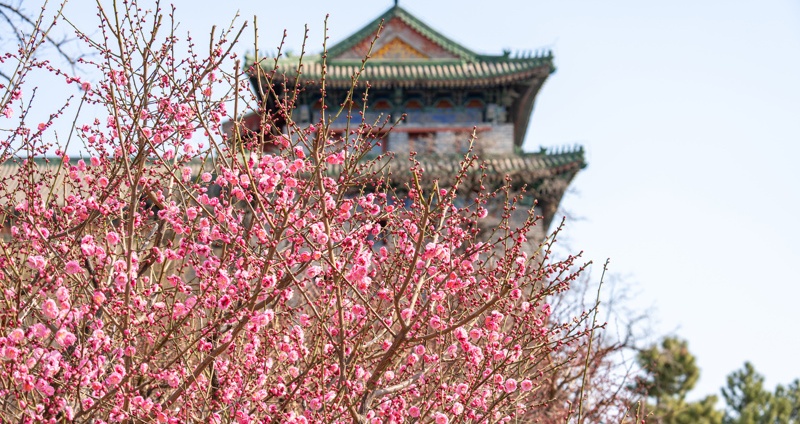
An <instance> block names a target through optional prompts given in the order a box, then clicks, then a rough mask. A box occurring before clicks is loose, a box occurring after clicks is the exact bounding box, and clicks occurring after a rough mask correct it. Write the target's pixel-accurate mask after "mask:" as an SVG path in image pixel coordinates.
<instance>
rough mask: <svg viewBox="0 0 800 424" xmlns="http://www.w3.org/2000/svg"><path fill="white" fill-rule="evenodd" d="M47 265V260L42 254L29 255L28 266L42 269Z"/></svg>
mask: <svg viewBox="0 0 800 424" xmlns="http://www.w3.org/2000/svg"><path fill="white" fill-rule="evenodd" d="M45 265H47V261H46V260H45V259H44V257H42V256H41V255H34V256H29V257H28V266H29V267H31V268H33V269H36V270H39V271H42V270H43V269H44V267H45Z"/></svg>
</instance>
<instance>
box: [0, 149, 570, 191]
mask: <svg viewBox="0 0 800 424" xmlns="http://www.w3.org/2000/svg"><path fill="white" fill-rule="evenodd" d="M418 160H419V162H420V165H421V166H422V168H423V169H424V171H425V175H426V180H427V179H435V178H444V177H447V178H449V177H452V176H453V175H454V174H455V173H456V172H457V171H458V169H459V166H460V165H459V163H460V161H461V157H458V156H452V157H444V156H430V155H425V156H420V157H419V158H418ZM76 162H77V160H72V161H71V164H75V163H76ZM36 163H37V166H36V169H37V174H42V173H46V174H50V175H51V176H52V175H55V174H56V173H58V178H57V181H56V186H57V187H63V188H64V189H66V190H67V192H64V191H63V190H62V191H61V192H60V194H61V195H62V196H63V195H65V194H69V191H71V190H69V186H68V185H65V181H64V178H65V176H66V175H67V174H68V172H67V171H66V170H65V169H63V168H62V169H61V170H60V171H59V168H61V167H62V165H61V162H60V160H58V159H52V160H51V161H49V163H47V164H45V163H44V161H43V160H41V159H37V160H36ZM479 163H482V164H483V165H482V167H480V168H479V167H475V168H473V169H472V170H471V171H470V173H471V174H473V175H479V174H486V179H485V181H484V182H485V183H486V184H488V187H487V188H492V187H495V188H496V187H498V186H501V185H502V184H504V183H505V181H507V179H506V178H507V177H508V181H510V182H511V184H512V186H514V187H521V186H523V185H527V186H529V187H531V188H534V189H535V188H536V187H537V186H539V185H540V184H541V183H542V182H546V181H549V180H553V179H562V180H566V181H569V180H571V179H572V177H573V176H574V175H575V174H576V173H577V172H578V171H579V170H580V169H582V168H584V167H585V166H586V162H585V160H584V152H583V148H581V147H578V148H576V149H571V150H564V151H560V152H555V153H547V152H539V153H533V154H523V155H512V156H503V157H491V158H486V159H483V160H480V161H479ZM390 165H391V166H390V169H391V170H392V176H391V178H390V179H391V181H392V182H393V184H402V183H404V182H406V181H408V179H409V177H410V174H409V173H408V172H404V171H403V169H404V168H403V167H404V166H407V162H405V161H402V160H401V159H400V158H396V159H394V160H393V161H392V163H391V164H390ZM188 166H189V167H190V168H192V172H193V174H195V175H198V174H199V173H200V172H202V171H203V170H204V169H205V170H207V171H212V172H213V170H212V169H211V168H209V167H208V164H206V167H205V168H204V167H203V164H202V162H200V161H193V162H190V163H189V164H188ZM19 167H20V164H19V163H18V162H17V161H14V160H9V161H6V162H4V163H2V164H0V187H2V189H1V190H0V195H6V194H9V193H14V196H13V197H15V198H16V200H17V201H19V200H21V199H22V198H24V194H23V193H22V192H20V191H19V190H18V188H17V187H16V186H15V185H16V184H17V179H16V178H15V176H16V175H17V174H18V173H19ZM176 172H177V170H176ZM329 172H332V173H335V172H337V167H335V166H331V167H329ZM40 178H41V177H40ZM50 178H52V177H48V178H47V179H46V180H47V181H52V180H51V179H50ZM47 191H48V189H47V188H45V187H43V188H42V191H41V194H42V195H43V196H44V195H46V194H47ZM540 191H541V190H540ZM538 194H540V195H541V194H546V193H541V192H540V193H538ZM559 196H560V194H559ZM59 200H63V198H61V197H60V196H59Z"/></svg>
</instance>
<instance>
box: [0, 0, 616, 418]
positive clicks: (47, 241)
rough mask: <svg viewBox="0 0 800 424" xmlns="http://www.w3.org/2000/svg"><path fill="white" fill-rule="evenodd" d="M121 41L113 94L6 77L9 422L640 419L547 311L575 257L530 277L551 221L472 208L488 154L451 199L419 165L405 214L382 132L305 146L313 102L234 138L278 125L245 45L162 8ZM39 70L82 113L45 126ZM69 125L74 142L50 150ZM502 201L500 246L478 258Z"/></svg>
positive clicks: (314, 129) (22, 67)
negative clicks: (243, 64)
mask: <svg viewBox="0 0 800 424" xmlns="http://www.w3.org/2000/svg"><path fill="white" fill-rule="evenodd" d="M98 17H99V29H100V36H99V37H97V38H91V37H89V36H87V35H86V34H85V33H82V32H80V31H78V32H77V33H76V34H77V37H78V38H79V40H81V42H82V43H83V48H85V49H88V50H92V49H93V50H94V53H95V55H94V56H90V57H92V58H93V59H92V60H82V61H81V66H83V67H85V68H87V69H89V70H90V72H91V75H95V76H96V78H97V79H96V80H93V81H91V82H90V80H88V79H81V78H78V77H76V76H73V75H70V74H69V73H68V72H65V71H63V70H60V69H57V68H54V67H52V66H51V65H50V64H49V63H48V62H46V61H40V60H37V59H35V56H34V55H32V54H30V53H31V52H30V51H28V50H26V49H32V48H35V47H36V44H35V43H33V44H30V45H23V46H21V48H20V50H19V52H16V53H14V52H9V53H5V54H4V55H3V56H2V57H0V61H2V62H3V63H4V64H5V65H6V66H12V67H14V68H15V69H16V70H15V71H14V73H13V75H12V76H11V78H9V81H8V82H7V83H6V84H4V85H2V86H0V90H2V98H1V100H0V110H3V111H6V112H5V114H4V115H5V116H4V117H3V118H0V119H2V120H0V128H2V131H3V139H2V145H0V161H2V164H3V165H2V166H3V167H6V168H7V169H13V170H14V172H13V173H10V174H8V175H6V176H4V177H3V178H2V180H0V214H2V222H3V224H4V227H3V228H4V234H3V239H2V241H1V242H0V287H1V288H2V292H0V302H2V308H0V357H1V358H2V359H0V394H1V395H2V399H3V401H2V402H0V416H2V417H3V419H4V420H8V421H14V422H26V423H27V422H31V423H32V422H52V423H55V422H94V423H103V422H169V423H179V422H239V423H248V422H293V423H305V422H358V423H362V422H435V423H437V424H442V423H449V422H467V421H469V422H472V421H476V422H512V421H513V422H527V421H545V422H555V421H564V420H566V419H570V418H571V419H572V420H573V421H577V422H580V421H586V418H585V417H581V416H579V415H578V413H577V411H578V410H579V409H578V408H577V405H583V404H584V402H585V403H586V404H587V405H589V404H596V403H598V402H599V401H601V400H603V399H605V398H604V396H610V397H613V396H617V393H611V394H610V395H608V394H607V393H605V392H603V391H602V390H595V391H593V390H591V385H592V382H593V378H589V379H588V381H587V379H586V378H584V379H583V385H584V386H587V385H588V388H587V390H586V391H585V394H584V390H580V391H578V390H576V389H577V388H579V387H580V385H581V383H580V379H577V380H576V379H575V378H573V377H574V371H575V370H582V369H585V367H588V366H589V363H590V361H588V360H586V357H587V353H586V352H587V351H588V346H587V344H588V341H589V340H590V338H591V336H592V334H593V333H594V330H595V329H596V327H598V326H597V325H595V324H594V323H592V322H591V321H590V320H589V319H588V318H589V317H590V313H591V308H589V309H588V310H584V311H580V312H579V313H577V314H576V315H574V316H570V317H563V316H560V315H558V314H553V312H554V311H553V308H552V307H551V305H550V303H548V302H549V299H551V298H553V297H554V296H558V295H559V294H560V293H563V292H565V291H567V290H569V287H570V284H571V283H572V282H573V281H574V280H575V279H576V277H577V275H578V272H579V271H580V270H581V269H583V266H579V265H577V262H576V261H577V258H576V257H573V256H570V257H567V258H566V259H564V260H562V261H555V260H552V259H550V258H549V256H548V255H549V251H550V246H551V243H552V241H553V239H554V237H553V238H550V239H548V242H547V243H545V244H544V245H542V246H541V247H540V248H539V249H538V250H537V251H536V252H535V253H534V254H532V255H529V254H528V253H526V252H527V251H528V249H527V246H526V243H527V241H526V238H525V234H527V232H528V231H529V230H530V228H531V227H532V226H534V225H536V223H537V217H536V216H534V215H533V214H530V215H529V217H528V219H527V220H525V222H524V223H522V225H521V226H516V225H511V224H510V216H511V214H512V211H513V209H514V208H515V201H516V200H517V199H515V198H513V197H510V196H509V195H508V193H507V191H504V190H499V191H496V192H485V191H484V192H480V193H474V194H473V195H472V200H473V202H472V203H470V204H468V205H463V204H458V202H455V201H454V199H455V198H456V196H457V195H458V194H459V193H460V189H461V184H462V181H463V180H464V178H465V175H467V173H468V172H472V171H473V170H474V169H475V168H476V164H477V163H478V160H477V158H476V157H475V156H474V155H472V154H467V155H466V156H465V157H464V159H463V161H462V162H461V167H460V171H459V172H458V174H457V175H456V177H454V178H453V180H452V181H439V182H436V184H435V185H434V186H433V187H429V186H424V185H422V184H420V181H422V180H423V178H424V170H423V169H421V167H420V166H419V164H418V163H416V162H415V161H414V160H413V157H412V158H411V160H410V162H409V163H410V165H409V167H408V168H409V169H408V172H410V173H411V175H412V176H413V178H411V181H412V182H411V183H409V185H408V186H407V187H404V188H403V190H402V191H398V190H396V187H392V186H390V185H389V184H388V183H387V181H388V179H387V178H386V170H385V168H384V167H383V164H384V163H385V162H383V161H381V160H380V159H381V158H379V159H378V160H367V156H368V153H369V152H370V151H371V149H372V147H373V146H374V144H375V143H377V142H378V141H377V140H375V139H374V137H373V136H371V134H373V132H372V131H371V127H370V125H369V124H367V123H361V124H357V125H354V127H353V131H351V133H350V134H345V135H339V136H337V135H335V134H332V133H331V131H330V130H329V128H328V127H327V125H326V122H324V121H321V122H318V123H316V124H315V125H309V126H307V127H302V128H301V127H300V126H298V125H296V124H295V123H294V121H293V120H292V117H291V112H292V109H293V105H292V96H291V95H286V96H283V97H281V105H282V106H281V109H280V110H281V112H280V116H279V117H276V116H265V118H264V119H265V122H264V125H262V128H272V129H273V130H274V131H270V132H269V133H268V134H248V133H247V132H246V131H244V130H243V129H242V128H241V126H238V125H234V128H233V130H232V131H231V132H230V133H226V132H225V131H223V130H222V125H221V124H222V122H223V121H224V120H226V119H230V118H234V119H235V118H236V117H238V116H239V115H240V114H241V112H242V111H243V110H245V109H248V108H255V109H258V108H259V107H261V106H260V105H259V102H258V101H257V99H256V98H255V97H254V96H253V95H252V93H251V92H250V90H249V87H248V86H247V84H246V83H245V81H247V78H245V77H244V75H245V74H244V73H245V72H261V71H260V69H261V67H256V68H257V69H259V70H258V71H251V70H243V69H240V66H238V63H239V62H238V61H237V58H236V55H235V53H233V52H234V46H235V42H236V40H237V39H238V34H241V31H242V30H244V27H241V28H236V27H233V26H230V27H228V28H227V29H226V30H224V31H222V32H219V33H218V32H216V31H212V33H211V37H210V41H209V42H207V43H203V44H202V46H203V47H201V44H195V42H194V40H193V39H191V38H187V39H185V40H180V39H179V37H178V36H177V34H176V33H175V31H174V28H175V25H174V22H171V19H173V17H174V10H173V11H169V12H168V13H166V14H165V13H164V12H162V10H161V9H160V8H159V6H158V3H156V5H155V6H154V9H153V10H152V11H148V10H145V8H144V7H140V6H139V5H137V4H136V2H134V1H122V2H119V3H114V5H113V7H112V8H103V7H100V8H99V9H98ZM33 33H34V34H37V33H36V31H34V32H33ZM33 36H36V35H33ZM182 49H183V50H182ZM178 51H186V52H188V53H187V54H186V55H184V56H178V55H176V52H178ZM231 59H232V60H233V61H236V62H235V63H237V66H236V67H235V70H234V71H225V68H224V66H223V64H225V63H229V62H226V61H229V60H231ZM34 70H35V71H37V72H46V73H48V74H49V75H50V77H51V83H53V84H66V85H70V86H73V87H74V90H75V92H76V93H78V94H76V98H75V99H79V107H77V108H76V107H72V108H70V105H69V103H68V104H66V105H65V106H64V107H61V108H57V109H55V110H54V111H53V112H52V114H51V115H50V119H49V120H48V121H47V122H42V123H34V124H31V123H30V119H29V117H28V113H27V111H28V110H29V108H30V107H31V105H32V104H33V103H32V101H31V98H30V97H27V98H26V97H25V95H24V94H25V93H26V90H29V88H28V86H27V85H26V76H27V75H28V73H29V72H33V71H34ZM264 78H265V79H266V80H267V81H269V78H270V75H264ZM322 78H324V75H323V76H322ZM262 89H263V90H270V85H269V84H267V85H266V86H265V87H262ZM298 89H299V88H298ZM286 92H288V93H291V92H292V90H291V89H290V90H286ZM75 99H72V100H71V102H72V103H73V106H74V103H75V102H76V100H75ZM84 105H89V106H93V107H95V108H101V109H102V110H104V115H101V116H96V115H95V114H92V115H91V116H87V115H86V114H85V113H81V112H80V111H81V109H82V107H83V106H84ZM231 108H232V109H233V112H232V114H230V115H229V110H231ZM75 109H77V110H75ZM69 111H74V112H75V115H74V116H71V117H68V116H67V112H69ZM277 118H280V119H279V120H280V122H281V123H282V125H280V127H279V126H278V125H277V122H278V121H279V120H278V119H277ZM64 121H66V122H67V123H68V124H69V123H70V122H71V124H69V128H70V129H69V133H68V134H58V136H54V135H52V134H51V133H50V132H49V130H50V129H52V128H55V127H57V126H58V125H57V124H59V123H61V122H64ZM269 125H273V127H270V126H269ZM70 143H73V146H74V145H75V144H78V145H80V151H81V154H80V155H78V156H79V157H69V156H68V155H67V153H66V152H67V151H69V150H70V148H69V145H70ZM53 155H55V156H53ZM400 193H404V194H402V195H401V194H400ZM497 199H506V200H504V201H505V202H506V206H505V208H504V209H503V212H502V214H501V216H500V219H499V222H500V224H499V225H497V226H496V229H495V230H494V231H493V232H491V234H489V235H488V236H487V235H480V236H479V231H478V228H479V223H480V220H482V219H484V218H485V217H486V213H485V208H484V206H485V205H487V204H488V203H489V202H497ZM556 312H558V311H556ZM557 316H559V317H560V318H559V319H556V317H557ZM593 358H594V356H593ZM601 360H602V358H600V359H598V361H601ZM591 363H592V364H594V363H595V359H592V361H591ZM597 363H600V362H597ZM567 377H569V378H570V379H569V381H566V382H563V385H559V384H560V383H561V382H562V380H563V379H565V378H567ZM548 387H565V388H568V389H569V390H563V391H553V390H545V389H546V388H548ZM584 397H585V398H584ZM598 411H599V410H598ZM624 413H625V411H624V410H610V409H603V410H602V411H600V412H597V414H596V415H595V417H594V418H592V420H596V419H600V420H603V418H602V417H621V416H622V415H623V414H624Z"/></svg>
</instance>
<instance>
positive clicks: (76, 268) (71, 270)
mask: <svg viewBox="0 0 800 424" xmlns="http://www.w3.org/2000/svg"><path fill="white" fill-rule="evenodd" d="M64 271H66V272H67V274H77V273H79V272H83V268H81V266H80V264H78V261H69V262H67V264H66V266H65V267H64Z"/></svg>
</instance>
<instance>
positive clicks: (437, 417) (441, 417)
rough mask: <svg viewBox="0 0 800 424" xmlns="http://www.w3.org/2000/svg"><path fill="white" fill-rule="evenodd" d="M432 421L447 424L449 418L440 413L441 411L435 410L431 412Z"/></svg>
mask: <svg viewBox="0 0 800 424" xmlns="http://www.w3.org/2000/svg"><path fill="white" fill-rule="evenodd" d="M433 421H434V422H435V423H436V424H447V423H449V422H450V419H449V418H447V415H445V414H442V413H441V412H437V413H435V414H433Z"/></svg>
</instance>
